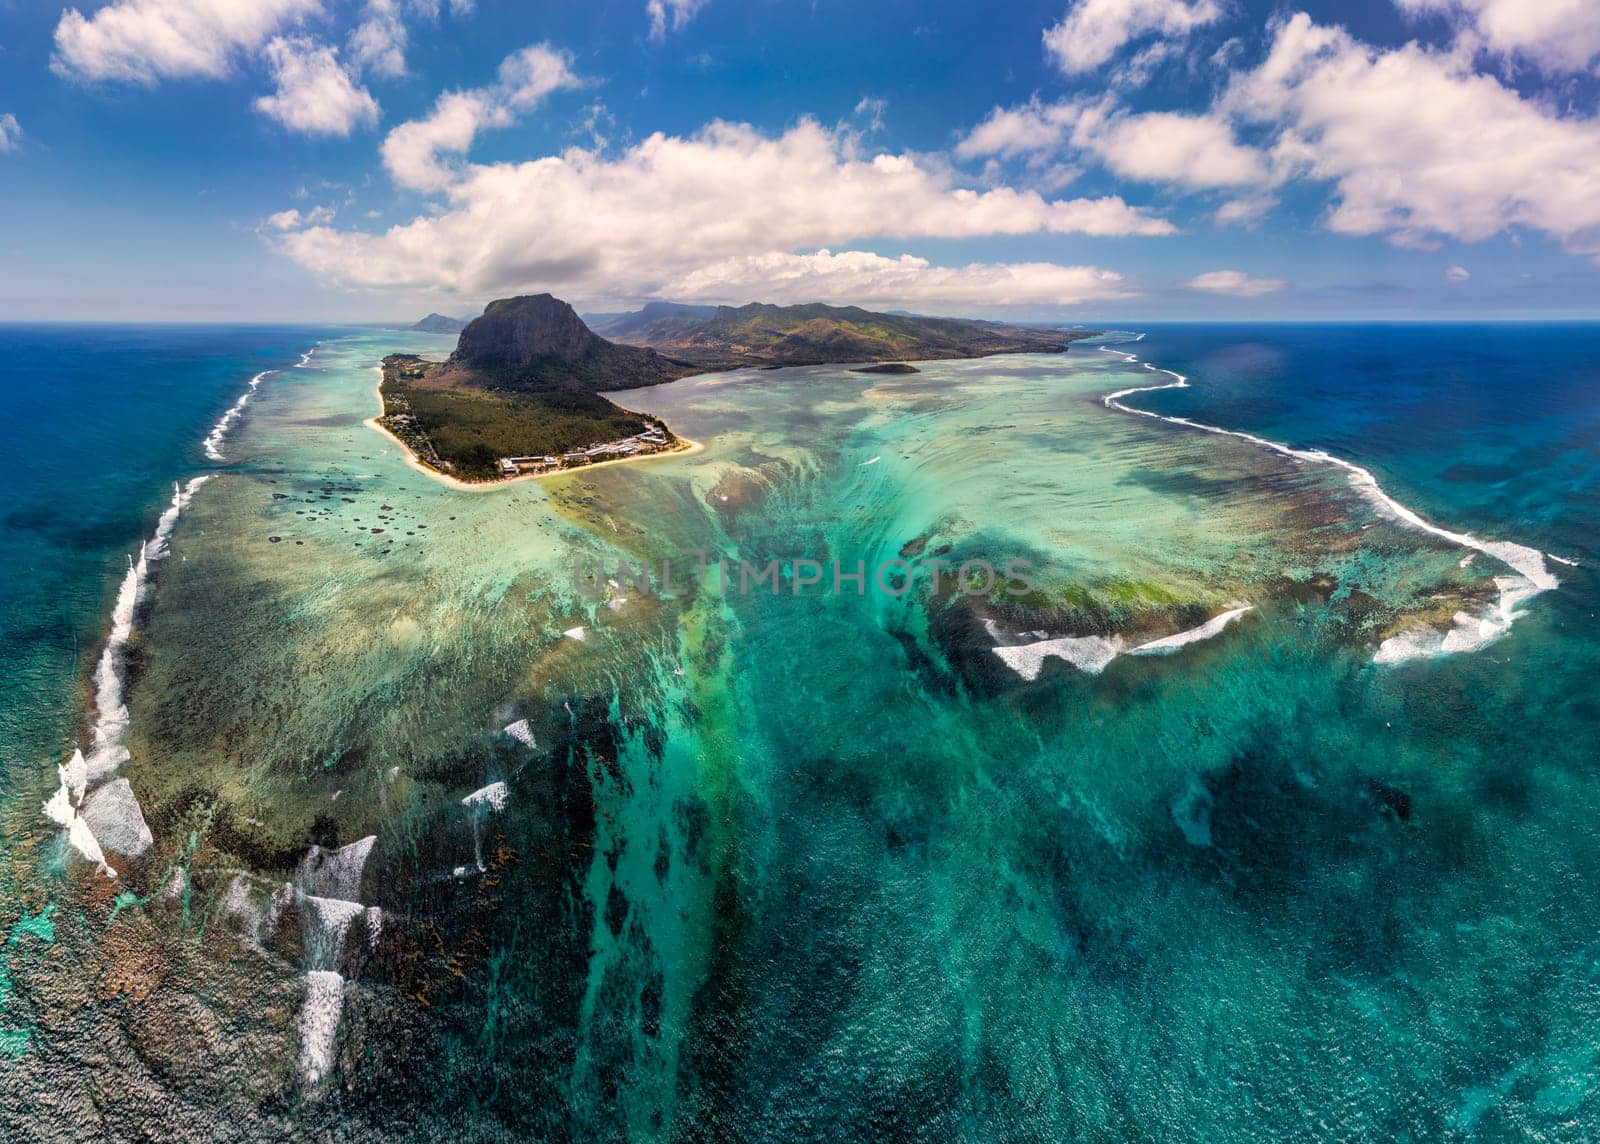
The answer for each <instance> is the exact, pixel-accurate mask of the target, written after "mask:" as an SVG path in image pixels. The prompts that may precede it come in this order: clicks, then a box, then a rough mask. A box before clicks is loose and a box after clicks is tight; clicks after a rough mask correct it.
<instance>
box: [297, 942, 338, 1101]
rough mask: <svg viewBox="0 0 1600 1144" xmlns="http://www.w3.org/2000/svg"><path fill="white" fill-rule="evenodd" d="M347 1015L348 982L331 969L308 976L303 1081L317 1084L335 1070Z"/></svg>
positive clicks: (303, 1017)
mask: <svg viewBox="0 0 1600 1144" xmlns="http://www.w3.org/2000/svg"><path fill="white" fill-rule="evenodd" d="M343 1012H344V978H343V977H340V976H339V975H338V974H337V973H334V972H333V971H332V970H327V969H314V970H312V971H311V972H310V973H307V974H306V999H305V1003H304V1004H303V1005H302V1006H301V1007H300V1061H299V1064H300V1079H301V1080H302V1081H304V1082H305V1083H306V1084H308V1085H313V1084H316V1083H317V1082H318V1081H320V1080H321V1079H322V1078H323V1077H325V1076H327V1075H328V1070H329V1069H330V1068H332V1067H333V1038H334V1037H335V1036H336V1035H337V1034H338V1032H339V1016H340V1014H342V1013H343Z"/></svg>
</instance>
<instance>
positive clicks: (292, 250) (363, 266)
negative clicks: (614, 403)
mask: <svg viewBox="0 0 1600 1144" xmlns="http://www.w3.org/2000/svg"><path fill="white" fill-rule="evenodd" d="M456 94H457V95H458V96H462V97H464V96H467V95H469V94H470V93H456ZM444 102H445V101H441V104H443V103H444ZM481 114H482V112H481V109H480V108H470V107H469V108H467V109H465V110H464V111H463V112H462V113H461V116H460V118H461V123H460V124H459V125H458V126H457V127H456V128H455V129H454V134H453V135H450V136H449V139H448V140H447V141H448V142H450V143H451V144H452V147H453V149H455V150H457V151H462V150H464V149H465V146H466V143H467V142H470V136H471V132H472V131H473V130H476V124H477V123H478V122H479V119H480V117H481ZM444 118H445V117H441V116H440V115H438V114H436V115H435V116H434V117H431V118H430V120H428V121H424V122H428V123H431V124H434V126H435V127H436V128H438V133H437V134H435V135H433V136H432V137H430V138H429V139H428V140H426V141H424V142H423V143H419V145H418V146H417V148H416V149H415V150H414V151H412V150H409V149H408V148H400V149H397V148H395V147H394V146H392V144H394V142H395V139H396V136H398V135H399V131H400V129H396V132H395V133H392V134H391V137H390V141H389V144H386V147H385V153H386V161H388V162H389V164H390V167H391V170H394V171H395V174H396V178H397V180H399V181H402V182H407V181H408V180H409V182H408V185H420V184H427V185H430V186H434V187H437V189H438V190H440V191H442V192H443V193H444V195H445V197H446V199H447V206H445V207H444V208H443V209H440V210H438V211H434V212H429V213H425V214H422V215H419V216H418V217H416V218H414V219H412V220H411V221H410V222H408V223H405V224H403V225H399V226H395V227H392V228H390V229H388V230H387V231H383V232H381V233H367V232H362V231H358V230H343V229H338V228H334V227H327V226H313V227H304V228H300V229H295V230H290V231H288V232H287V233H285V234H284V235H283V236H282V237H281V238H280V239H278V240H277V245H278V246H279V248H280V249H281V250H283V251H284V252H285V253H286V254H288V255H289V256H290V257H291V258H293V259H295V260H296V261H297V262H299V263H301V264H302V265H304V266H306V267H307V268H309V269H311V270H312V271H314V272H315V273H317V274H318V275H319V276H321V277H323V278H324V279H326V280H329V281H332V282H335V283H338V284H342V285H345V286H348V287H353V288H360V289H397V290H400V289H403V290H440V291H448V292H453V293H458V294H463V295H468V296H476V297H481V296H483V295H487V294H495V293H508V292H513V291H522V290H536V289H537V290H545V289H548V290H554V291H557V292H565V293H568V294H571V295H574V296H577V297H579V298H601V297H605V298H624V299H625V298H633V297H652V296H661V295H662V294H663V293H664V292H665V291H668V290H671V291H673V292H679V293H682V294H683V296H713V295H726V296H740V295H741V294H742V293H743V292H745V291H746V290H747V289H748V291H749V292H750V293H761V292H762V291H759V290H757V289H756V283H757V281H758V280H757V279H755V278H752V277H751V275H752V274H757V275H759V274H768V275H769V277H770V276H771V275H778V274H781V275H788V276H789V280H791V281H793V282H795V283H797V285H796V286H795V290H796V294H797V296H798V295H799V294H803V293H804V292H805V291H804V289H802V287H801V285H799V284H800V283H804V282H811V283H815V284H816V285H815V287H814V288H815V289H821V288H822V285H823V284H825V283H842V282H845V281H846V280H847V278H852V279H854V280H855V281H857V282H859V283H862V284H866V283H868V282H873V283H880V284H882V283H888V284H890V285H892V286H894V287H895V288H896V289H897V290H898V291H899V293H898V294H897V296H898V297H902V298H907V299H909V298H913V297H921V298H927V299H934V298H936V297H948V298H950V299H951V300H954V297H955V294H956V293H959V291H960V289H962V288H965V289H967V290H969V291H970V295H969V297H970V299H972V300H976V301H980V302H981V301H983V300H984V297H985V296H984V293H983V291H982V290H980V289H978V288H977V287H976V285H975V284H976V283H978V282H979V281H980V280H981V281H982V282H984V283H986V284H987V287H988V288H990V289H992V290H993V291H994V296H1002V295H1003V296H1005V297H1016V298H1019V299H1020V298H1035V299H1036V298H1039V297H1044V296H1047V295H1049V296H1054V297H1058V298H1065V297H1070V296H1073V295H1074V294H1075V293H1082V294H1084V296H1087V292H1088V291H1089V290H1091V289H1099V290H1101V291H1102V292H1104V291H1108V290H1111V289H1121V287H1120V285H1118V280H1116V279H1114V278H1111V277H1100V278H1092V277H1086V275H1087V274H1089V273H1090V272H1089V270H1088V269H1087V268H1081V267H1079V268H1073V267H1068V268H1055V269H1054V270H1052V271H1050V274H1052V275H1054V277H1051V278H1048V280H1047V279H1046V277H1045V271H1044V270H1042V269H1041V268H1040V267H1041V265H1044V264H1029V265H1026V266H1024V267H1014V268H1012V269H1011V270H1010V271H1007V270H1006V269H1005V268H1003V267H989V266H985V267H981V268H974V267H966V268H961V271H960V273H959V274H958V273H957V272H956V271H954V270H951V269H949V268H940V267H934V266H931V265H926V264H923V263H921V262H920V261H919V260H915V259H913V260H911V261H906V260H903V259H897V258H883V257H880V256H878V255H871V254H865V253H862V252H859V251H854V250H842V251H839V252H838V253H831V252H833V251H838V250H839V248H840V247H841V246H844V245H848V244H850V243H859V242H863V241H866V240H879V241H887V240H895V239H911V238H971V237H982V236H991V235H1028V234H1091V235H1106V236H1110V235H1159V234H1170V233H1172V232H1173V229H1174V228H1173V227H1172V225H1171V224H1170V223H1168V222H1166V221H1165V220H1163V219H1160V218H1158V217H1155V216H1152V215H1150V214H1148V213H1146V212H1145V211H1143V210H1141V209H1138V208H1136V207H1132V206H1129V205H1128V204H1127V203H1125V202H1123V201H1122V200H1121V199H1120V198H1117V197H1115V196H1107V197H1103V198H1098V199H1073V200H1051V199H1047V198H1045V197H1043V196H1041V195H1040V194H1038V193H1037V192H1033V191H1024V190H1018V189H1015V188H1012V187H1007V186H997V187H990V188H988V189H983V190H980V189H976V188H973V187H970V186H966V185H964V184H962V183H961V182H960V181H959V178H958V176H957V175H956V173H955V172H953V171H952V170H950V169H949V168H948V167H947V166H946V165H944V164H942V163H938V162H934V161H928V160H924V159H921V158H919V157H917V156H914V155H909V154H902V155H895V154H882V155H870V156H869V155H865V154H861V153H859V152H858V151H857V149H856V148H857V139H856V136H855V135H854V133H852V132H850V131H849V130H847V129H845V128H834V129H828V128H825V127H823V126H821V125H819V124H817V123H815V122H813V121H802V122H801V123H799V124H797V125H796V126H794V127H792V128H790V129H789V130H787V131H785V132H783V133H781V134H778V135H769V134H766V133H763V132H761V131H759V130H757V129H756V128H754V127H751V126H749V125H746V124H737V123H726V122H720V121H718V122H714V123H711V124H709V125H708V126H706V127H705V128H703V129H702V130H700V131H699V132H696V133H695V134H693V135H689V136H672V135H665V134H660V133H657V134H655V135H651V136H649V137H648V138H646V139H644V140H643V141H641V142H639V143H637V144H635V145H634V146H633V147H631V148H629V149H627V150H626V151H624V152H622V153H620V154H617V155H614V156H610V155H604V154H601V153H599V152H597V151H593V150H586V149H583V148H580V147H574V148H571V149H569V150H567V151H565V152H563V153H562V154H559V155H547V156H544V157H540V158H535V159H531V160H529V161H526V162H521V163H492V164H467V165H463V166H460V167H458V168H454V169H451V168H445V167H440V166H438V165H437V164H434V166H433V167H428V166H427V160H429V159H431V157H432V156H433V155H435V154H436V153H437V150H438V143H439V140H440V139H441V138H442V137H444V135H445V134H446V133H445V131H444V123H443V120H444ZM436 121H437V122H436ZM400 138H401V139H402V140H403V139H404V138H405V137H404V136H400ZM456 143H460V144H461V145H460V146H459V147H455V146H454V144H456ZM400 151H405V152H406V153H405V154H400V153H399V152H400ZM418 155H421V156H423V157H424V159H423V161H421V162H419V164H418V165H417V166H416V167H414V168H413V167H412V166H410V165H409V164H410V163H411V162H412V160H415V159H416V158H417V156H418ZM808 251H809V252H815V253H811V254H807V253H806V252H808ZM824 251H827V252H829V253H823V252H824ZM796 259H800V260H802V261H796ZM752 260H755V261H752ZM761 260H766V261H761ZM1008 273H1010V274H1012V275H1013V277H1012V278H1011V279H1009V280H1008V279H1006V278H1005V277H1004V276H1005V275H1006V274H1008ZM1093 273H1101V272H1093ZM980 276H981V277H980ZM918 284H920V285H918ZM963 284H964V285H963ZM832 289H835V288H832V287H831V288H830V290H832ZM837 289H839V291H840V292H839V293H838V294H837V295H835V296H839V297H843V296H845V293H846V292H845V291H843V289H842V287H839V288H837ZM872 290H873V291H875V292H877V293H884V294H887V293H888V292H889V286H888V285H875V286H872ZM919 291H921V292H920V293H919ZM937 291H943V292H944V293H943V294H942V295H941V294H937V293H936V292H937Z"/></svg>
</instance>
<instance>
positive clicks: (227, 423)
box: [201, 369, 277, 461]
mask: <svg viewBox="0 0 1600 1144" xmlns="http://www.w3.org/2000/svg"><path fill="white" fill-rule="evenodd" d="M276 372H277V371H276V370H271V369H267V370H262V371H261V372H260V373H258V374H256V375H255V376H254V377H252V378H251V379H250V386H249V388H248V389H246V390H245V391H244V392H243V393H241V394H240V395H239V400H238V401H235V402H234V403H233V404H232V405H230V406H229V407H228V411H227V412H226V413H224V414H223V415H222V418H221V419H220V420H219V421H218V422H217V423H216V424H215V425H214V426H212V427H211V432H210V433H207V434H206V439H205V440H204V441H202V442H201V445H202V446H204V448H205V451H206V456H207V457H208V458H210V459H211V460H213V461H221V460H224V457H223V455H222V443H223V442H224V441H225V440H227V437H228V431H229V430H230V429H232V428H233V427H234V425H235V423H237V422H238V420H239V418H241V417H243V416H244V407H245V406H246V405H248V404H250V398H251V397H253V396H254V395H255V392H256V390H257V389H260V388H261V381H262V379H263V378H265V377H267V376H268V375H269V374H273V373H276Z"/></svg>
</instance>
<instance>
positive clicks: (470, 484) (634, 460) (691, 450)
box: [363, 370, 705, 493]
mask: <svg viewBox="0 0 1600 1144" xmlns="http://www.w3.org/2000/svg"><path fill="white" fill-rule="evenodd" d="M381 372H382V371H381V370H380V377H379V381H378V384H377V385H376V386H374V387H373V390H372V392H373V394H374V395H375V396H376V397H377V399H378V416H377V417H369V418H367V420H366V421H365V422H363V424H365V425H366V427H367V428H368V429H372V430H375V431H376V432H378V433H381V434H383V436H385V437H387V438H388V439H389V440H390V441H393V442H394V443H395V444H396V445H398V446H399V447H400V454H401V455H402V456H403V457H405V459H406V464H408V465H410V466H411V467H412V468H413V469H415V470H416V471H417V472H419V473H421V474H422V475H423V476H425V477H431V478H432V479H433V480H436V481H438V482H439V483H440V484H442V485H448V486H449V487H450V488H452V489H457V490H459V491H461V492H467V493H487V492H494V491H495V490H496V489H503V488H505V487H506V486H508V485H515V484H519V483H521V482H522V481H544V480H549V479H550V478H552V477H570V476H573V475H575V474H577V473H586V472H588V471H590V470H591V469H603V468H606V467H607V466H608V465H633V464H638V463H640V462H642V461H658V460H663V459H665V458H667V457H692V456H694V454H696V453H699V452H701V451H702V450H704V449H705V446H704V445H702V444H701V443H700V442H698V441H691V440H689V438H687V437H679V438H678V440H679V441H680V442H682V446H683V447H682V448H678V449H668V450H667V451H666V452H663V453H646V454H645V455H644V456H642V457H618V458H617V459H616V460H612V461H596V462H595V463H594V464H592V465H583V466H580V467H578V468H575V469H556V470H554V471H553V472H548V473H520V474H518V475H517V476H515V477H506V478H505V479H503V480H498V481H463V480H462V479H461V478H460V477H452V476H450V475H449V474H448V473H441V472H440V471H439V470H438V469H435V468H433V467H432V466H431V465H425V464H423V463H422V461H421V460H419V459H418V457H417V455H416V454H415V453H413V452H412V451H411V447H410V446H409V445H407V444H406V443H405V442H404V441H402V440H400V438H399V437H396V436H395V435H394V434H393V433H391V432H389V430H388V429H387V428H385V427H384V425H383V424H382V423H381V422H380V421H379V418H381V417H382V416H383V412H384V404H383V380H382V377H381ZM612 404H613V405H616V402H612ZM617 408H618V409H627V407H626V406H623V405H618V406H617ZM628 412H629V413H639V411H638V410H637V409H628ZM639 415H640V416H641V417H643V416H645V414H643V413H640V414H639Z"/></svg>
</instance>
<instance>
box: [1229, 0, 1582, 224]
mask: <svg viewBox="0 0 1600 1144" xmlns="http://www.w3.org/2000/svg"><path fill="white" fill-rule="evenodd" d="M1222 105H1223V108H1224V109H1225V110H1226V111H1227V112H1229V113H1231V114H1233V115H1234V116H1236V117H1238V118H1240V119H1243V120H1246V121H1250V122H1253V123H1256V124H1260V125H1264V126H1266V127H1268V128H1269V129H1271V130H1273V131H1275V132H1276V141H1275V143H1274V144H1273V148H1272V149H1273V154H1274V159H1275V162H1277V163H1278V164H1279V165H1280V166H1281V167H1283V168H1284V169H1286V170H1289V171H1292V172H1293V173H1294V174H1295V175H1296V176H1297V177H1300V178H1304V179H1308V180H1315V181H1324V182H1328V183H1331V184H1332V186H1333V193H1334V202H1333V205H1332V207H1331V209H1330V211H1329V213H1328V215H1327V217H1326V219H1325V225H1326V226H1327V227H1328V228H1329V229H1331V230H1333V231H1335V232H1337V233H1340V234H1352V235H1385V236H1387V237H1388V238H1389V239H1390V240H1391V241H1393V242H1397V243H1399V244H1401V245H1409V246H1413V247H1421V248H1426V247H1429V246H1432V245H1436V244H1437V243H1438V241H1439V240H1440V239H1441V238H1454V239H1459V240H1464V241H1469V242H1470V241H1478V240H1481V239H1485V238H1488V237H1490V236H1491V235H1494V234H1497V233H1500V232H1502V231H1506V230H1509V229H1512V228H1517V227H1528V228H1532V229H1535V230H1539V231H1543V232H1544V233H1546V234H1549V235H1552V236H1554V237H1556V238H1558V239H1561V240H1563V241H1565V242H1567V243H1568V244H1569V245H1571V246H1573V247H1574V248H1575V249H1576V248H1578V247H1580V246H1582V245H1585V244H1588V245H1592V244H1593V239H1594V237H1595V236H1596V235H1597V234H1600V178H1596V176H1595V172H1596V170H1600V119H1596V118H1595V117H1594V116H1592V115H1583V114H1581V113H1578V112H1572V111H1569V112H1562V111H1559V110H1557V109H1555V108H1554V107H1553V106H1551V105H1550V104H1548V103H1545V102H1542V101H1537V100H1533V99H1529V98H1524V97H1523V96H1521V95H1519V94H1518V93H1517V92H1516V91H1514V90H1512V89H1511V88H1508V87H1506V86H1504V85H1503V84H1501V83H1500V81H1499V80H1497V79H1495V78H1494V77H1493V76H1489V75H1484V74H1481V73H1477V72H1475V71H1474V70H1473V68H1472V63H1471V59H1470V58H1469V56H1468V54H1467V53H1465V52H1463V51H1450V52H1444V51H1438V50H1435V49H1430V48H1427V47H1424V46H1422V45H1419V44H1415V43H1411V44H1406V45H1405V46H1403V47H1399V48H1393V49H1382V48H1375V47H1371V46H1369V45H1366V44H1363V43H1361V42H1360V41H1358V40H1356V39H1355V38H1354V37H1352V36H1351V35H1350V34H1349V33H1348V32H1347V31H1345V30H1344V29H1343V28H1336V27H1325V26H1321V25H1318V24H1316V23H1315V22H1313V21H1312V19H1311V18H1310V17H1309V16H1307V15H1305V14H1304V13H1300V14H1297V15H1295V16H1293V17H1291V18H1290V19H1288V20H1285V21H1282V22H1280V23H1279V24H1278V25H1277V26H1276V29H1275V32H1274V36H1273V41H1272V46H1271V51H1270V52H1269V54H1268V56H1267V58H1266V60H1265V61H1264V62H1263V63H1262V64H1261V65H1260V67H1258V68H1256V69H1255V70H1254V71H1250V72H1246V73H1243V74H1241V75H1238V76H1235V77H1234V79H1233V81H1232V83H1231V85H1230V88H1229V90H1228V92H1227V94H1226V95H1225V97H1224V99H1223V104H1222Z"/></svg>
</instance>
